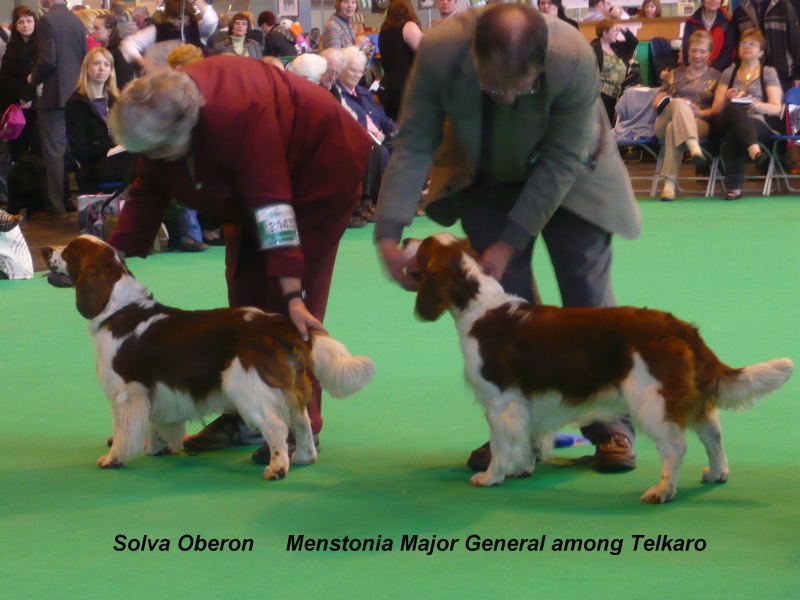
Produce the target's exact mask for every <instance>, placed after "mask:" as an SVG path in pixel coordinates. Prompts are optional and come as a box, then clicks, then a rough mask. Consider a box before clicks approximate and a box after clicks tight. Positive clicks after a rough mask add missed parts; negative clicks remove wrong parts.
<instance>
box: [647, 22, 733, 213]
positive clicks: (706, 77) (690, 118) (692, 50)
mask: <svg viewBox="0 0 800 600" xmlns="http://www.w3.org/2000/svg"><path fill="white" fill-rule="evenodd" d="M713 47H714V40H713V38H712V37H711V36H710V35H709V34H708V33H707V32H705V31H695V32H694V33H693V34H692V37H691V38H690V39H689V63H688V64H687V65H686V66H685V67H682V68H680V69H673V70H672V71H670V72H669V75H667V78H666V79H665V80H664V83H663V84H662V85H661V91H660V92H659V93H658V94H657V95H656V97H655V98H654V99H653V108H654V109H656V108H657V107H659V106H660V103H661V102H669V103H668V104H666V106H661V109H660V110H661V112H660V114H659V115H658V117H657V118H656V127H655V129H656V135H657V136H658V138H659V139H661V140H664V164H663V165H662V167H661V176H662V177H663V178H664V189H663V191H662V192H661V200H662V201H669V200H674V199H675V186H676V182H677V179H678V170H679V169H680V166H681V158H682V157H683V153H684V152H685V151H687V150H688V151H689V153H690V154H691V156H692V162H693V163H694V164H695V166H698V167H701V166H704V165H705V163H706V159H705V157H704V156H703V151H702V150H701V148H700V140H701V139H702V138H704V137H706V136H708V133H709V130H710V124H709V122H710V120H711V117H712V112H711V105H712V104H713V102H714V90H715V89H716V87H717V82H718V80H719V77H720V72H719V71H717V70H716V69H713V68H711V67H710V66H709V60H710V58H711V51H712V48H713ZM667 99H669V100H667Z"/></svg>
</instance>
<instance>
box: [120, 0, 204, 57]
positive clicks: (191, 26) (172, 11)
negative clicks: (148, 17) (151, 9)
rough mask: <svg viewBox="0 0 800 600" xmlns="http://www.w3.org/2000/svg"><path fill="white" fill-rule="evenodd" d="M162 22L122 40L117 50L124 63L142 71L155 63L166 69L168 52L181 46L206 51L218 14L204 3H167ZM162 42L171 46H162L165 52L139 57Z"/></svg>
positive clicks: (172, 0) (198, 0) (171, 0)
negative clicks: (184, 45) (184, 44)
mask: <svg viewBox="0 0 800 600" xmlns="http://www.w3.org/2000/svg"><path fill="white" fill-rule="evenodd" d="M198 18H199V21H198ZM164 19H165V20H164V22H162V23H158V24H157V25H148V26H147V27H145V28H144V29H141V30H139V31H137V32H136V33H134V34H132V35H129V36H128V37H126V38H125V39H123V40H122V43H121V44H120V50H121V51H122V54H123V56H124V57H125V60H127V61H128V62H129V63H134V64H135V65H136V66H137V67H138V68H140V69H144V68H146V67H147V66H148V62H149V63H150V65H149V66H153V65H154V64H156V63H158V64H160V65H165V64H166V62H167V56H168V55H169V52H170V50H172V49H173V48H174V47H175V46H177V45H178V44H180V43H182V42H185V43H188V44H192V45H194V46H197V47H198V48H200V49H202V50H205V49H206V48H207V46H206V43H207V42H208V38H209V37H211V35H212V34H213V33H214V31H216V29H217V23H218V22H219V18H218V17H217V13H216V12H214V9H213V8H212V7H211V5H209V4H208V3H206V1H205V0H186V3H185V5H184V3H183V0H166V2H164ZM181 26H182V27H181ZM181 33H183V38H182V39H181ZM162 42H171V44H167V45H166V46H164V48H163V50H164V51H163V52H161V53H157V54H158V55H156V54H151V56H152V58H145V57H144V56H143V55H142V52H145V51H146V50H147V49H148V48H150V46H153V45H154V44H160V43H162Z"/></svg>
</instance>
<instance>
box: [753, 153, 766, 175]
mask: <svg viewBox="0 0 800 600" xmlns="http://www.w3.org/2000/svg"><path fill="white" fill-rule="evenodd" d="M753 162H754V163H755V165H756V169H758V170H759V171H766V169H767V166H768V165H769V154H767V153H766V152H759V153H758V154H756V155H755V156H754V157H753Z"/></svg>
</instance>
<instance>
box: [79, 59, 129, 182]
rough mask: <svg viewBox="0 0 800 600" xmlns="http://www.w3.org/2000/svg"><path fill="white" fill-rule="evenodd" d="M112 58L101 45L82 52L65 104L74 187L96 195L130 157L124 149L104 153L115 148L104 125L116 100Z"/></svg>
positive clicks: (117, 177)
mask: <svg viewBox="0 0 800 600" xmlns="http://www.w3.org/2000/svg"><path fill="white" fill-rule="evenodd" d="M118 95H119V91H118V90H117V84H116V77H115V75H114V59H113V58H112V56H111V53H110V52H109V51H108V50H106V49H105V48H93V49H92V50H89V52H88V53H87V54H86V58H85V59H84V60H83V66H82V67H81V75H80V79H79V80H78V89H77V90H76V91H75V93H74V94H72V96H70V98H69V100H67V103H66V106H65V107H64V109H65V111H66V123H67V139H68V140H69V147H70V150H72V155H73V156H74V157H75V160H77V161H78V164H79V165H80V168H79V170H78V173H77V175H76V181H77V183H78V189H80V191H81V192H82V193H84V194H96V193H98V192H100V191H101V187H100V186H101V184H103V183H121V182H122V181H123V179H124V177H125V174H126V172H127V171H128V167H129V166H130V164H131V161H132V160H133V158H132V157H131V155H130V153H128V152H119V153H116V154H113V155H112V156H108V152H109V150H111V149H112V148H115V147H116V143H115V142H114V139H113V138H112V136H111V130H110V129H109V127H108V114H109V110H110V108H111V106H113V104H114V101H115V100H116V99H117V96H118Z"/></svg>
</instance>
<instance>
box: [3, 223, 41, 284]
mask: <svg viewBox="0 0 800 600" xmlns="http://www.w3.org/2000/svg"><path fill="white" fill-rule="evenodd" d="M32 277H33V259H32V257H31V251H30V248H28V243H27V242H26V241H25V238H24V236H23V235H22V231H21V230H20V228H19V227H14V228H13V229H12V230H11V231H8V232H6V233H0V279H31V278H32Z"/></svg>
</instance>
